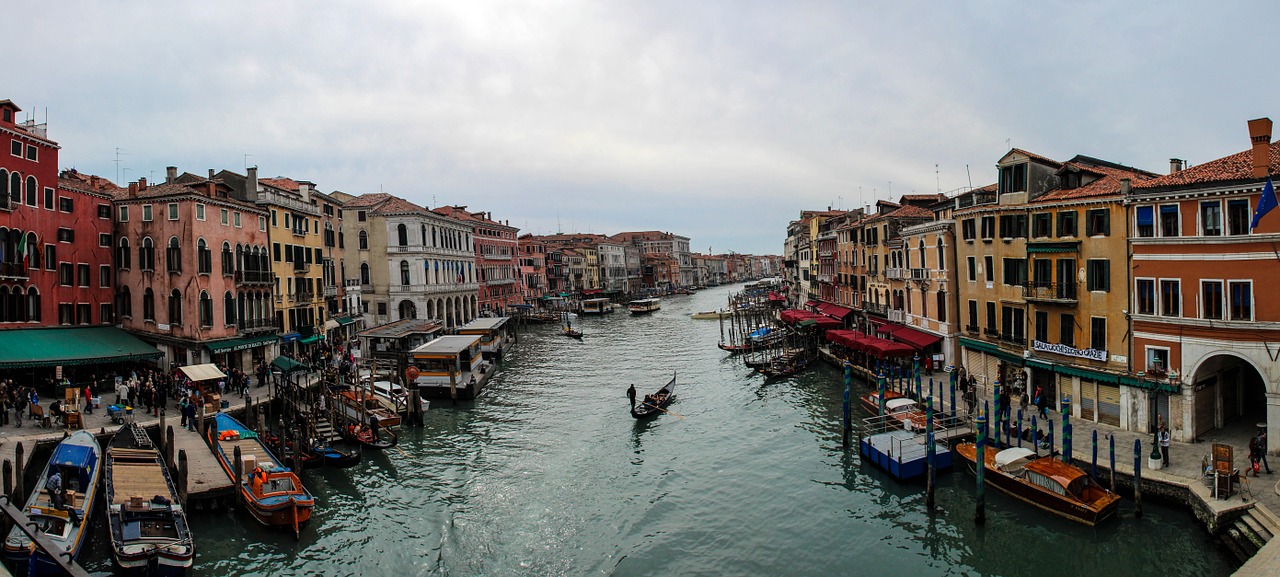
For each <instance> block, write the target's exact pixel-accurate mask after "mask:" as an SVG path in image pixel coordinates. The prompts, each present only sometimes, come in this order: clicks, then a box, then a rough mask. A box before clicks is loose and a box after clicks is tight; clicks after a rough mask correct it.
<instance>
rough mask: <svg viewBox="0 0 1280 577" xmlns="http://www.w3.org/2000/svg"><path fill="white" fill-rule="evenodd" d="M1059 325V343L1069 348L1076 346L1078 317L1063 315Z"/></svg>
mask: <svg viewBox="0 0 1280 577" xmlns="http://www.w3.org/2000/svg"><path fill="white" fill-rule="evenodd" d="M1060 323H1061V324H1059V325H1058V342H1060V343H1062V344H1064V345H1067V346H1068V347H1074V346H1076V316H1075V315H1073V314H1071V313H1062V315H1061V317H1060Z"/></svg>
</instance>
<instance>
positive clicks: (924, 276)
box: [911, 268, 932, 280]
mask: <svg viewBox="0 0 1280 577" xmlns="http://www.w3.org/2000/svg"><path fill="white" fill-rule="evenodd" d="M930 272H932V271H931V270H930V269H927V268H913V269H911V280H929V276H930V274H929V273H930Z"/></svg>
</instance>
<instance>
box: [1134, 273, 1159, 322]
mask: <svg viewBox="0 0 1280 577" xmlns="http://www.w3.org/2000/svg"><path fill="white" fill-rule="evenodd" d="M1135 282H1136V285H1135V286H1136V287H1137V291H1136V292H1137V294H1136V295H1135V297H1136V298H1137V301H1138V314H1140V315H1154V314H1156V281H1155V280H1152V279H1138V280H1137V281H1135Z"/></svg>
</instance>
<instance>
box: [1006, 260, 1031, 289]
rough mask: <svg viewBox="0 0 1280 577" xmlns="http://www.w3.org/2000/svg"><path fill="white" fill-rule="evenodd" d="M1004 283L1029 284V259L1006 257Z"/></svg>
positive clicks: (1012, 284) (1011, 284) (1013, 284)
mask: <svg viewBox="0 0 1280 577" xmlns="http://www.w3.org/2000/svg"><path fill="white" fill-rule="evenodd" d="M1004 284H1006V285H1009V286H1022V285H1025V284H1027V259H1025V258H1006V259H1004Z"/></svg>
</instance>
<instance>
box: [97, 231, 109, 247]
mask: <svg viewBox="0 0 1280 577" xmlns="http://www.w3.org/2000/svg"><path fill="white" fill-rule="evenodd" d="M98 246H100V247H109V246H111V234H110V233H105V232H100V233H98Z"/></svg>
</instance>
